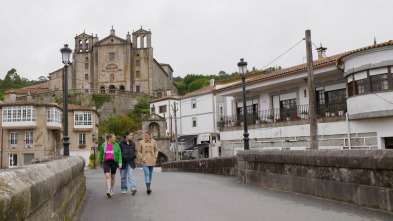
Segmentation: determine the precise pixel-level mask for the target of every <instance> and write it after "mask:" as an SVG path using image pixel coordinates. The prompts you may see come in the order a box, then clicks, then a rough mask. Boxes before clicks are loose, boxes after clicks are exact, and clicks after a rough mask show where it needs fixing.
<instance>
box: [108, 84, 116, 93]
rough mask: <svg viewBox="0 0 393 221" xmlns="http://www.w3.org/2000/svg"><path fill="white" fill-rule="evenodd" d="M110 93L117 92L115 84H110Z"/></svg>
mask: <svg viewBox="0 0 393 221" xmlns="http://www.w3.org/2000/svg"><path fill="white" fill-rule="evenodd" d="M109 93H110V94H114V93H116V87H115V86H114V85H111V86H109Z"/></svg>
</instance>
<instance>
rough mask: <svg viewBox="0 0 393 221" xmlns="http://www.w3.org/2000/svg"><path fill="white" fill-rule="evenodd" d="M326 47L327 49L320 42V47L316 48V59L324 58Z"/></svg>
mask: <svg viewBox="0 0 393 221" xmlns="http://www.w3.org/2000/svg"><path fill="white" fill-rule="evenodd" d="M326 49H327V48H324V47H322V43H321V44H320V47H319V48H317V51H318V60H321V59H323V58H326Z"/></svg>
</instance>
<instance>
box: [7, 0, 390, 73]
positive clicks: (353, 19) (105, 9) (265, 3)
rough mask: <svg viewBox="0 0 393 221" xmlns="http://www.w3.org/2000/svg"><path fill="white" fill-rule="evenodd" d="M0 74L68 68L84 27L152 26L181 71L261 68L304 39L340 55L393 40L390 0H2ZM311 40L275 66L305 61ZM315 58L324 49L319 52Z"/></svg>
mask: <svg viewBox="0 0 393 221" xmlns="http://www.w3.org/2000/svg"><path fill="white" fill-rule="evenodd" d="M0 3H1V7H0V28H1V32H0V33H1V34H0V78H4V76H5V75H6V73H7V71H8V70H10V69H11V68H15V69H16V70H17V71H18V73H19V75H21V76H22V77H25V78H28V79H30V80H32V79H37V78H38V77H39V76H41V75H44V76H48V74H49V73H50V72H52V71H55V70H57V69H59V68H61V67H62V63H61V55H60V51H59V49H60V48H61V47H62V46H63V44H65V43H68V44H69V45H70V46H71V48H72V49H73V47H74V45H75V44H74V37H75V35H76V34H80V33H82V32H83V30H86V33H88V34H91V33H94V35H95V34H98V37H99V38H100V39H103V38H105V37H106V36H108V35H109V32H110V29H111V26H112V25H114V28H115V30H116V35H117V36H119V37H122V38H125V37H126V34H127V32H128V31H129V32H130V33H131V32H132V31H133V30H138V29H139V28H140V27H141V25H142V26H143V28H144V29H146V30H148V29H151V32H152V46H153V48H154V58H155V59H156V60H157V61H158V62H160V63H168V64H170V65H171V66H172V68H173V69H174V76H182V77H184V76H185V75H187V74H191V73H192V74H204V75H208V74H218V72H219V71H220V70H224V71H226V72H227V73H232V72H235V71H237V62H238V61H239V58H241V57H244V58H245V60H246V61H247V62H248V67H249V69H251V68H252V67H253V66H255V67H256V68H258V69H260V68H262V67H264V66H265V65H267V64H268V63H269V62H271V61H272V60H274V59H275V58H276V57H277V56H279V55H280V54H282V53H283V52H285V51H286V50H288V49H289V48H290V47H292V46H293V45H295V44H296V43H298V42H299V41H300V40H301V39H302V38H304V32H305V30H306V29H310V30H311V36H312V41H313V42H314V43H315V44H318V45H319V43H322V44H323V46H325V47H327V48H328V50H327V55H328V56H329V55H334V54H338V53H342V52H345V51H349V50H353V49H356V48H360V47H364V46H367V45H371V44H373V39H374V36H375V37H376V39H377V42H378V43H381V42H385V41H388V40H391V39H393V31H392V21H393V18H392V16H391V14H392V9H393V1H389V0H373V1H371V0H367V1H365V0H328V1H322V0H312V1H311V0H310V1H305V0H297V1H293V0H281V1H280V0H275V1H271V0H242V1H240V0H236V1H235V0H225V1H224V0H221V1H215V0H193V1H188V0H156V1H152V0H143V1H141V0H139V1H135V0H113V1H107V0H77V1H76V0H62V1H60V0H34V1H31V0H0ZM305 51H306V49H305V43H304V41H303V42H302V43H301V44H299V45H298V46H297V47H295V48H294V49H293V50H291V51H290V52H288V53H287V54H285V55H284V56H283V57H282V58H280V59H278V60H277V61H275V62H273V63H272V64H271V65H269V66H276V65H280V66H282V67H283V68H285V67H290V66H293V65H297V64H301V63H304V62H305V61H306V60H305ZM313 53H314V58H316V57H317V56H316V55H317V54H316V52H315V50H314V52H313Z"/></svg>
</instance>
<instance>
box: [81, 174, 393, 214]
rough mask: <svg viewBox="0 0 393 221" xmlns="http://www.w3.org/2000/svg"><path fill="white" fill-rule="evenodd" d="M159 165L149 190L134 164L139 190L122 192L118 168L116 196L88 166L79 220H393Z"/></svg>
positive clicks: (360, 209)
mask: <svg viewBox="0 0 393 221" xmlns="http://www.w3.org/2000/svg"><path fill="white" fill-rule="evenodd" d="M156 169H157V170H155V171H154V173H153V181H152V190H153V193H152V194H151V195H147V194H146V187H145V184H144V181H143V171H142V169H136V172H135V176H136V178H137V186H138V193H137V194H136V195H135V196H131V195H130V193H127V194H126V195H122V194H121V193H120V174H119V173H118V174H116V184H115V195H114V196H113V197H112V198H107V197H106V195H105V194H106V188H105V179H104V174H103V172H102V170H90V171H85V175H86V177H87V195H88V199H87V203H86V206H85V208H84V210H83V211H82V214H81V215H80V220H83V221H84V220H94V221H100V220H116V221H118V220H133V221H139V220H160V221H161V220H171V221H173V220H182V221H183V220H198V221H205V220H226V221H227V220H228V221H229V220H241V221H245V220H247V221H249V220H267V221H274V220H280V221H283V220H290V221H297V220H317V221H323V220H332V221H339V220H345V221H349V220H393V215H392V214H389V213H384V212H380V211H375V210H369V209H365V208H361V207H358V206H353V205H348V204H343V203H337V202H332V201H327V200H322V199H316V198H313V197H308V196H304V195H300V194H293V193H286V192H280V191H275V190H271V189H266V188H261V187H256V186H250V185H248V184H239V183H236V181H235V178H234V177H225V176H215V175H205V174H194V173H162V172H160V170H159V168H156Z"/></svg>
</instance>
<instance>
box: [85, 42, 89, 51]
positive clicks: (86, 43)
mask: <svg viewBox="0 0 393 221" xmlns="http://www.w3.org/2000/svg"><path fill="white" fill-rule="evenodd" d="M85 51H86V52H88V51H89V39H87V40H86V41H85Z"/></svg>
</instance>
